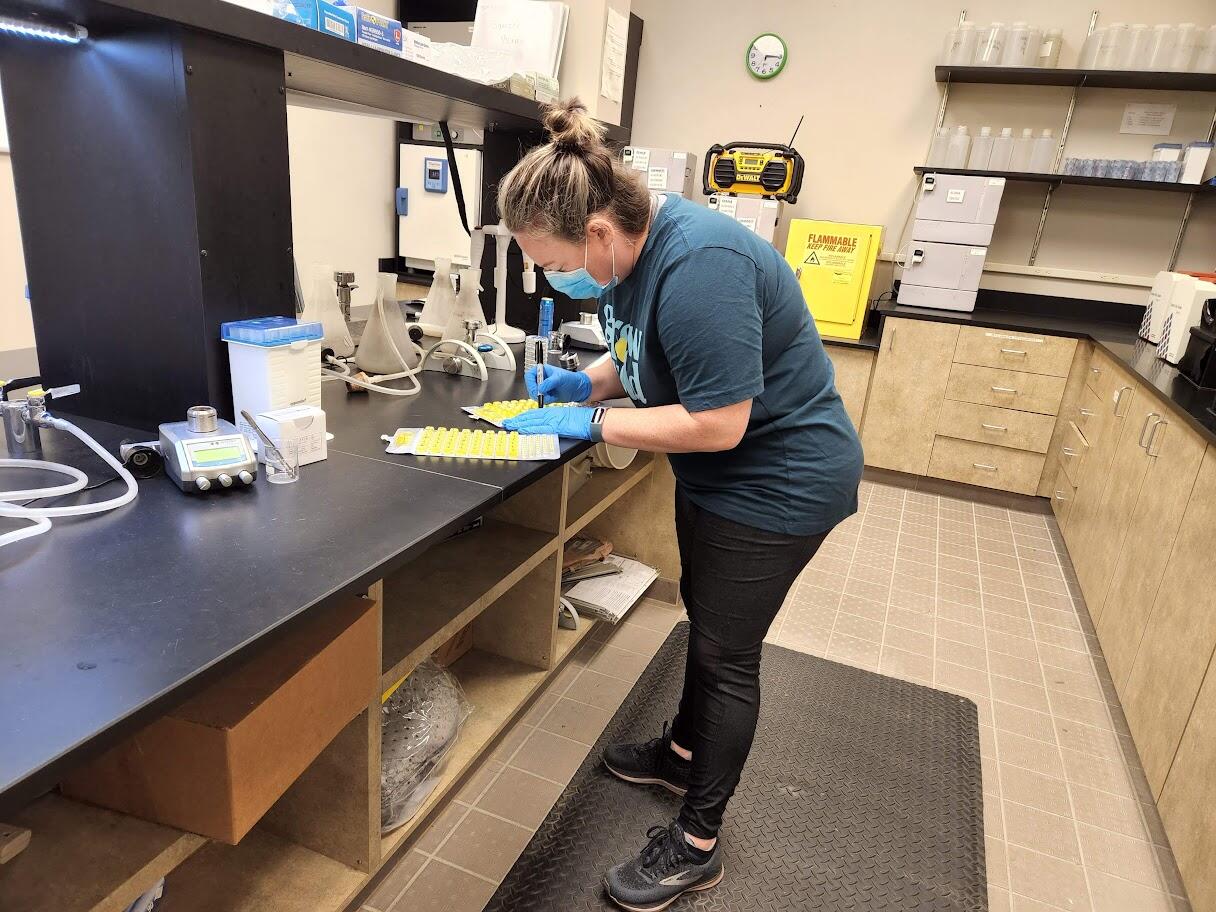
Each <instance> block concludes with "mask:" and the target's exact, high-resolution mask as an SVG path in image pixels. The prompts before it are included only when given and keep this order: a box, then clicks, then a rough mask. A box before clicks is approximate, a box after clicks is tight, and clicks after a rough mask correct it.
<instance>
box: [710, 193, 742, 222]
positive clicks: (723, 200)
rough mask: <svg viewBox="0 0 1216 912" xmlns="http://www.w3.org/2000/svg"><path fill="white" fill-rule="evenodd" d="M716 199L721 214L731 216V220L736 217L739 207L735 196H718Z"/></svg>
mask: <svg viewBox="0 0 1216 912" xmlns="http://www.w3.org/2000/svg"><path fill="white" fill-rule="evenodd" d="M714 199H715V200H717V203H718V211H719V212H721V213H722V214H723V215H729V216H730V217H731V218H734V217H735V211H736V210H737V209H738V207H739V201H738V200H737V199H735V198H734V197H733V196H716V197H714Z"/></svg>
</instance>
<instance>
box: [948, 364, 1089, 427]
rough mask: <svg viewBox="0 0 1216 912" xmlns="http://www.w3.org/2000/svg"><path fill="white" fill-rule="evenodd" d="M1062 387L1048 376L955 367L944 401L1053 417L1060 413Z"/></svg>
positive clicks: (1060, 381)
mask: <svg viewBox="0 0 1216 912" xmlns="http://www.w3.org/2000/svg"><path fill="white" fill-rule="evenodd" d="M1065 383H1066V381H1065V379H1064V378H1063V377H1053V376H1050V375H1048V374H1028V373H1026V372H1025V371H1015V370H1002V369H1000V368H996V367H978V366H976V365H974V364H955V365H954V367H953V368H951V370H950V382H949V383H948V384H947V385H946V398H948V399H957V400H959V401H960V402H977V403H979V404H980V405H995V406H999V407H1001V408H1009V409H1018V410H1019V411H1023V412H1039V413H1040V414H1043V415H1054V414H1056V413H1057V412H1058V411H1059V410H1060V401H1061V400H1062V399H1063V398H1064V386H1065Z"/></svg>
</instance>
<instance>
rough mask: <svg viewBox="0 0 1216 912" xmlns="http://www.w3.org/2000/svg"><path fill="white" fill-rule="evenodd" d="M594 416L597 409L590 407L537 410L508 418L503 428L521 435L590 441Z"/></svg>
mask: <svg viewBox="0 0 1216 912" xmlns="http://www.w3.org/2000/svg"><path fill="white" fill-rule="evenodd" d="M594 415H595V409H593V408H590V407H588V406H578V405H575V406H561V407H560V408H537V409H529V410H528V411H526V412H522V413H520V414H518V415H516V416H514V417H513V418H508V419H507V420H506V421H504V422H503V423H502V426H503V427H504V428H506V429H507V430H508V431H519V433H521V434H557V435H558V436H559V437H574V438H576V439H578V440H590V439H591V418H592V417H593V416H594Z"/></svg>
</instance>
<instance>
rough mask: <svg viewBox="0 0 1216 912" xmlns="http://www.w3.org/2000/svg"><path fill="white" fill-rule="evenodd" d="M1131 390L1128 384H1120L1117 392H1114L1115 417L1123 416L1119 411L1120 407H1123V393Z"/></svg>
mask: <svg viewBox="0 0 1216 912" xmlns="http://www.w3.org/2000/svg"><path fill="white" fill-rule="evenodd" d="M1131 391H1132V388H1131V387H1130V386H1121V387H1119V392H1117V393H1116V394H1115V417H1116V418H1122V417H1124V413H1123V412H1121V411H1120V409H1121V408H1123V394H1124V393H1130V392H1131Z"/></svg>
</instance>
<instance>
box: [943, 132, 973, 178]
mask: <svg viewBox="0 0 1216 912" xmlns="http://www.w3.org/2000/svg"><path fill="white" fill-rule="evenodd" d="M970 151H971V136H970V135H969V134H968V133H967V127H966V125H965V124H959V126H957V127H955V129H954V134H953V135H952V136H951V137H950V142H949V144H948V145H947V146H946V165H945V166H946V167H947V168H965V167H967V155H968V153H969V152H970Z"/></svg>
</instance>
